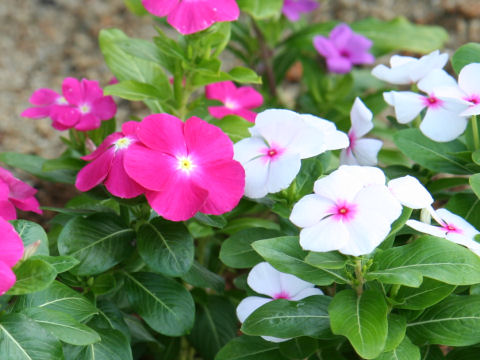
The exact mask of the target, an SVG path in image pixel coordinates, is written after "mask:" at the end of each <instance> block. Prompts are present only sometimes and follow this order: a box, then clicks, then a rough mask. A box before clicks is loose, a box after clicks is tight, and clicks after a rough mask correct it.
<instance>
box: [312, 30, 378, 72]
mask: <svg viewBox="0 0 480 360" xmlns="http://www.w3.org/2000/svg"><path fill="white" fill-rule="evenodd" d="M313 45H314V46H315V49H317V51H318V52H319V53H320V55H322V56H324V57H325V58H326V59H327V68H328V71H331V72H333V73H337V74H345V73H348V72H350V71H351V70H352V67H353V65H360V64H371V63H373V62H374V61H375V58H374V57H373V55H372V54H370V53H369V52H368V51H369V50H370V48H371V47H372V41H370V40H369V39H368V38H366V37H365V36H362V35H358V34H355V33H354V32H353V31H352V29H350V27H349V26H348V25H347V24H339V25H337V26H335V28H334V29H333V30H332V31H331V32H330V36H329V37H328V38H326V37H324V36H315V37H314V38H313Z"/></svg>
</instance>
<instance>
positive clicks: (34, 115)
mask: <svg viewBox="0 0 480 360" xmlns="http://www.w3.org/2000/svg"><path fill="white" fill-rule="evenodd" d="M20 116H21V117H26V118H30V119H43V118H46V117H48V116H50V106H46V107H32V108H28V109H25V110H23V112H22V113H21V114H20Z"/></svg>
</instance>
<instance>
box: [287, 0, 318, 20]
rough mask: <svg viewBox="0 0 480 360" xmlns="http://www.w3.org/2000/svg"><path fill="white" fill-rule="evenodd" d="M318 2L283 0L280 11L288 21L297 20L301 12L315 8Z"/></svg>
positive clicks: (310, 0) (312, 0) (311, 0)
mask: <svg viewBox="0 0 480 360" xmlns="http://www.w3.org/2000/svg"><path fill="white" fill-rule="evenodd" d="M317 7H318V3H317V2H316V1H315V0H285V2H284V3H283V8H282V13H283V15H285V17H286V18H287V19H288V20H290V21H298V20H299V19H300V14H301V13H308V12H310V11H313V10H315V9H316V8H317Z"/></svg>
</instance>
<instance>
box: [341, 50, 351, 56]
mask: <svg viewBox="0 0 480 360" xmlns="http://www.w3.org/2000/svg"><path fill="white" fill-rule="evenodd" d="M340 56H341V57H344V58H349V57H350V52H349V51H348V50H346V49H342V50H340Z"/></svg>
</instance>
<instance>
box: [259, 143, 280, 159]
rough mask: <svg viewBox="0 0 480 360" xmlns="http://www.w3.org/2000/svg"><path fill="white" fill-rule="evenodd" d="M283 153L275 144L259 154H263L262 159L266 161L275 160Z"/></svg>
mask: <svg viewBox="0 0 480 360" xmlns="http://www.w3.org/2000/svg"><path fill="white" fill-rule="evenodd" d="M284 151H285V150H284V149H282V148H281V147H279V146H277V145H275V144H272V145H271V146H270V147H266V148H263V149H262V150H261V152H262V153H263V154H264V159H265V160H267V161H275V160H277V159H278V158H279V156H280V155H282V154H283V152H284Z"/></svg>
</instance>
